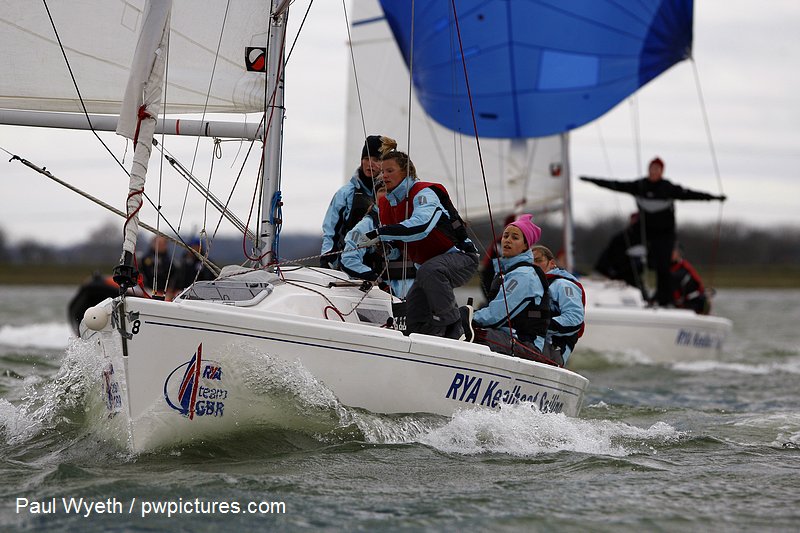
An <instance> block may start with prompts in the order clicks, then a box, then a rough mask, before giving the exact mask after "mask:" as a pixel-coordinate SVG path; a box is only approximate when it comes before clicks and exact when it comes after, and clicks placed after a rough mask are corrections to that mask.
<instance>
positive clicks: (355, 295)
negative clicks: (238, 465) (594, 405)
mask: <svg viewBox="0 0 800 533" xmlns="http://www.w3.org/2000/svg"><path fill="white" fill-rule="evenodd" d="M255 274H258V275H262V276H272V275H271V274H267V273H264V272H260V273H255ZM333 276H339V277H341V276H342V274H341V273H337V272H333V271H327V270H319V271H314V270H308V269H304V270H299V271H295V272H293V273H289V274H286V278H287V279H291V280H294V283H286V282H283V281H279V280H278V279H277V278H275V277H274V276H273V277H272V279H271V280H270V283H269V285H270V286H271V287H272V292H271V294H269V295H267V296H266V297H264V298H262V299H261V300H260V301H258V302H256V303H254V304H252V305H246V306H234V305H226V304H223V303H219V302H209V301H197V300H185V299H178V301H175V302H161V301H155V300H147V299H141V298H127V299H126V300H125V302H124V307H125V317H126V325H125V329H126V331H127V332H129V333H130V334H131V338H130V339H129V340H128V341H127V343H126V344H127V346H126V347H125V349H126V350H127V356H124V355H123V346H122V344H123V343H122V338H121V336H120V333H119V319H118V317H119V311H114V312H113V313H112V306H113V302H112V301H111V300H106V301H105V302H104V303H103V304H101V305H100V306H98V307H97V308H95V310H97V309H98V308H102V312H105V313H108V314H113V315H114V316H113V317H111V320H108V324H106V325H105V326H104V327H102V329H100V330H99V332H95V331H92V330H89V329H87V328H86V327H85V326H84V327H83V328H82V330H83V336H84V338H87V339H90V340H92V341H93V342H95V343H96V344H95V345H96V346H97V347H98V356H100V357H106V358H108V362H107V364H110V365H111V366H110V367H107V372H106V374H107V376H106V377H107V379H106V380H105V381H106V383H107V384H106V386H105V387H106V390H105V394H106V399H107V402H106V403H107V407H108V408H109V409H110V410H111V411H112V412H114V413H115V414H116V415H117V416H119V417H121V418H122V419H123V420H124V421H125V422H124V423H123V425H127V431H126V432H124V433H127V434H126V436H125V438H126V439H128V441H129V442H128V443H127V445H128V446H129V447H130V448H131V449H132V450H134V451H143V450H150V449H153V448H158V447H161V446H166V445H171V444H175V443H179V442H186V441H190V440H192V439H202V438H206V437H209V436H212V435H219V434H225V433H229V432H232V431H234V430H237V429H242V428H248V427H251V426H253V425H255V424H258V425H267V426H272V427H288V428H291V427H292V424H293V423H294V422H296V420H294V421H293V420H291V419H287V417H286V416H284V415H285V414H284V413H283V412H282V411H281V410H280V409H279V408H278V407H275V406H274V405H271V404H270V402H269V401H267V400H265V399H264V398H260V390H261V388H262V387H261V385H262V384H260V383H258V382H255V383H254V382H252V381H253V380H252V379H250V378H251V377H252V375H253V374H252V373H251V372H249V371H248V369H252V365H254V364H256V361H259V363H258V364H261V365H262V366H263V365H264V364H277V365H281V364H282V365H287V364H288V365H300V366H301V367H302V368H303V369H305V370H306V371H307V372H308V373H309V374H310V375H311V376H313V378H314V379H315V380H316V381H318V382H319V383H321V384H322V385H323V386H324V387H325V388H326V389H327V390H329V391H330V392H331V393H332V394H333V395H334V396H335V397H336V399H337V400H338V402H340V403H341V404H343V405H345V406H348V407H356V408H362V409H365V410H368V411H371V412H375V413H432V414H438V415H444V416H449V415H452V414H453V413H454V412H456V411H457V410H460V409H468V408H473V407H481V406H482V407H493V408H497V407H499V406H500V405H501V404H502V403H517V402H520V401H527V402H531V403H533V404H535V405H536V406H537V407H538V408H539V409H541V410H543V411H546V412H562V413H565V414H567V415H570V416H576V415H577V414H578V413H579V411H580V408H581V406H582V404H583V399H584V393H585V390H586V387H587V386H588V380H586V379H585V378H583V377H582V376H580V375H578V374H575V373H574V372H571V371H569V370H566V369H562V368H557V367H553V366H549V365H544V364H539V363H534V362H531V361H526V360H522V359H518V358H514V357H507V356H503V355H498V354H495V353H492V352H490V351H489V349H488V348H486V347H484V346H480V345H476V344H468V343H465V342H461V341H453V340H449V339H441V338H436V337H430V336H426V335H411V336H404V335H403V334H402V333H401V332H399V331H396V330H393V329H390V328H381V327H379V326H380V325H381V324H384V323H385V321H386V318H388V316H389V313H390V310H391V305H390V304H391V301H390V297H389V296H388V295H387V294H385V293H383V292H381V291H378V290H377V289H373V290H372V291H371V292H370V294H369V295H368V297H367V298H364V299H363V301H361V304H360V305H359V307H358V310H357V312H354V313H351V314H349V315H346V317H345V318H346V320H347V323H343V322H342V321H341V319H340V318H339V316H338V315H335V314H332V313H331V312H330V309H329V318H330V319H326V318H325V317H324V308H325V307H326V306H328V305H329V302H328V301H327V300H329V301H330V303H333V304H335V306H336V307H337V308H338V309H339V310H340V311H341V312H343V314H346V313H347V311H349V310H350V309H352V307H353V304H354V303H357V302H359V301H360V300H361V299H362V297H363V296H364V295H363V293H362V292H361V291H359V290H358V288H357V287H353V286H349V287H334V288H327V287H325V285H326V284H327V283H328V282H329V281H331V279H332V277H333ZM308 288H312V289H313V291H311V290H308ZM320 293H324V294H325V297H326V298H327V300H326V299H324V298H323V297H322V296H321V294H320ZM256 300H258V298H256ZM118 309H119V308H118ZM102 312H101V314H102ZM370 319H371V320H372V321H373V322H370V321H369V320H370ZM100 325H102V323H101V324H100ZM94 327H95V328H96V329H97V328H98V325H97V324H95V325H94ZM197 359H199V360H200V364H199V365H198V364H194V361H196V360H197ZM265 361H267V362H268V363H265ZM262 374H263V373H262Z"/></svg>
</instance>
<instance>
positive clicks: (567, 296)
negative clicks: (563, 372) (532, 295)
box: [547, 268, 584, 364]
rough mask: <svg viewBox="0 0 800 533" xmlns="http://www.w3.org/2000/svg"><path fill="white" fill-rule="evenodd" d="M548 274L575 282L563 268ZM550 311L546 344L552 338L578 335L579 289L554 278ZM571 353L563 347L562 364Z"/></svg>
mask: <svg viewBox="0 0 800 533" xmlns="http://www.w3.org/2000/svg"><path fill="white" fill-rule="evenodd" d="M548 274H556V275H558V276H563V277H565V278H567V279H569V280H573V281H577V278H576V277H575V276H574V275H572V273H571V272H569V271H567V270H564V269H563V268H554V269H552V270H550V271H549V272H548ZM550 310H551V311H552V312H553V316H552V317H551V318H550V326H549V327H548V328H547V342H551V340H552V338H553V337H559V336H563V337H567V336H570V335H575V334H576V333H578V330H580V327H581V324H583V321H584V310H583V302H582V301H581V289H580V287H578V286H577V285H576V284H574V283H572V282H571V281H567V280H566V279H561V278H554V279H553V280H552V281H551V282H550ZM571 353H572V349H570V347H569V346H565V347H564V351H563V352H562V356H563V357H564V364H567V359H569V356H570V354H571Z"/></svg>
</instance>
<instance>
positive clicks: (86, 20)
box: [0, 0, 267, 114]
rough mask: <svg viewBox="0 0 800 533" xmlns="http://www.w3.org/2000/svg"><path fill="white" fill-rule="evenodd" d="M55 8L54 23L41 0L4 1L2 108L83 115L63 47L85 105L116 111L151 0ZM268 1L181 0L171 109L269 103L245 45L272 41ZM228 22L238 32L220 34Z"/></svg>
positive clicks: (175, 13)
mask: <svg viewBox="0 0 800 533" xmlns="http://www.w3.org/2000/svg"><path fill="white" fill-rule="evenodd" d="M228 4H230V5H228ZM47 7H48V8H49V11H50V16H52V20H53V22H52V23H51V22H50V17H49V16H48V12H47V10H46V9H45V6H44V4H42V3H41V2H30V1H23V0H5V1H4V2H3V6H2V9H0V47H2V50H3V60H2V61H3V63H4V64H3V72H4V73H6V74H5V75H4V76H2V77H0V108H6V109H25V110H35V111H69V112H80V113H82V112H83V107H82V106H81V103H80V100H79V99H78V96H77V94H76V89H75V85H74V84H73V82H72V79H71V77H70V75H69V72H68V70H67V66H66V63H65V61H64V57H63V55H62V51H61V45H63V48H64V53H65V54H66V56H67V58H68V59H69V64H70V67H71V70H72V73H73V74H74V77H75V82H76V83H77V85H78V87H79V89H80V93H81V96H82V98H83V103H84V104H85V105H86V110H87V111H88V112H89V113H114V114H116V113H118V112H119V107H120V103H121V99H122V95H123V94H124V93H125V87H126V85H127V82H128V73H129V69H130V65H131V61H132V60H133V55H134V50H135V48H136V43H137V40H138V35H139V32H140V30H141V26H142V23H143V20H144V10H145V1H144V0H92V1H89V0H83V1H80V2H75V1H68V0H50V1H49V2H48V3H47ZM266 9H267V7H266V6H265V5H264V2H259V1H257V0H237V1H236V2H221V1H219V0H176V1H175V2H174V6H173V8H172V22H171V28H170V42H169V47H170V54H169V62H168V66H167V71H168V81H167V86H166V90H165V93H166V98H165V102H166V103H165V107H164V112H165V113H203V112H225V113H238V112H255V111H260V110H261V109H262V102H263V99H264V76H263V73H259V72H248V71H247V70H246V69H245V68H244V57H243V48H244V45H248V46H262V47H263V46H264V43H265V42H266V26H265V24H264V16H263V12H264V10H266ZM223 21H226V23H225V26H226V27H235V28H237V31H236V32H232V31H231V32H227V33H222V32H221V28H222V27H223ZM53 25H55V27H56V28H57V30H58V38H57V37H56V34H55V32H54V30H53ZM190 28H191V29H190ZM59 39H60V41H61V45H59ZM217 48H219V56H217ZM12 72H13V75H9V73H12ZM212 76H213V78H212Z"/></svg>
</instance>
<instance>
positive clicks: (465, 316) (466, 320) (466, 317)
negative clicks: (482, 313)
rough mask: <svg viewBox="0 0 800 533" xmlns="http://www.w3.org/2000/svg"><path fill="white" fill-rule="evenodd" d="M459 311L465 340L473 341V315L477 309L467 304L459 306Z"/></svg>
mask: <svg viewBox="0 0 800 533" xmlns="http://www.w3.org/2000/svg"><path fill="white" fill-rule="evenodd" d="M470 300H471V298H470ZM458 312H459V314H460V315H461V329H462V330H463V331H464V340H465V341H467V342H472V341H473V340H474V339H475V330H474V329H473V328H472V315H473V313H474V312H475V309H473V307H472V306H471V305H469V304H467V305H462V306H461V307H459V308H458Z"/></svg>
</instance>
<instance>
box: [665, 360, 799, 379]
mask: <svg viewBox="0 0 800 533" xmlns="http://www.w3.org/2000/svg"><path fill="white" fill-rule="evenodd" d="M672 368H673V369H674V370H678V371H682V372H687V373H698V374H706V373H708V372H729V373H733V374H747V375H754V376H768V375H773V374H800V357H790V358H785V359H782V360H776V361H770V362H768V363H755V364H747V363H734V362H730V363H727V362H721V361H695V362H692V363H675V364H674V365H672Z"/></svg>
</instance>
